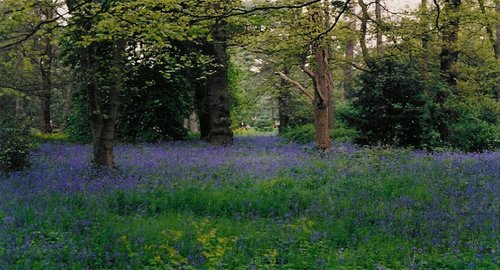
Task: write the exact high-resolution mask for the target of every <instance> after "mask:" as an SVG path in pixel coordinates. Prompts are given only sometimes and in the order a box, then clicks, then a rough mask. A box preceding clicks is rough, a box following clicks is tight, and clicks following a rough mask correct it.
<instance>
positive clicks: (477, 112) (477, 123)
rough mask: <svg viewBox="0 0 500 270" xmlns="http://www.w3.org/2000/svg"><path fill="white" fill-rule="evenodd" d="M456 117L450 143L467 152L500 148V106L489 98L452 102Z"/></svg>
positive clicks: (452, 125)
mask: <svg viewBox="0 0 500 270" xmlns="http://www.w3.org/2000/svg"><path fill="white" fill-rule="evenodd" d="M451 104H452V107H451V110H452V112H453V114H454V115H456V118H455V119H454V121H453V122H451V124H450V127H449V129H450V136H449V144H450V146H451V147H452V148H455V149H460V150H463V151H466V152H479V151H484V150H496V149H500V125H499V123H498V120H497V119H498V117H499V116H500V106H499V105H498V104H496V102H495V101H494V100H491V99H488V98H484V97H483V98H469V99H468V100H466V101H465V102H464V101H456V100H455V101H454V102H451Z"/></svg>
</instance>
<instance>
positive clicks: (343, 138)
mask: <svg viewBox="0 0 500 270" xmlns="http://www.w3.org/2000/svg"><path fill="white" fill-rule="evenodd" d="M357 134H358V133H357V131H356V130H354V129H352V128H349V127H347V126H345V124H344V123H342V122H338V123H337V126H336V127H335V128H334V129H333V130H330V138H331V139H332V140H333V141H334V142H342V143H343V142H353V141H354V140H355V139H356V137H357ZM280 136H281V137H283V138H285V139H286V140H288V141H291V142H295V143H300V144H306V143H310V142H313V141H314V140H315V138H316V130H315V128H314V125H313V124H307V125H303V126H298V127H290V128H287V129H286V130H285V131H284V132H282V133H281V134H280Z"/></svg>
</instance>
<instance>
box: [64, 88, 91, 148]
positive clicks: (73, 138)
mask: <svg viewBox="0 0 500 270" xmlns="http://www.w3.org/2000/svg"><path fill="white" fill-rule="evenodd" d="M83 92H84V89H83V88H80V89H79V91H78V92H76V93H75V94H74V95H73V99H72V100H71V105H72V106H71V107H72V110H71V114H70V115H69V117H68V126H67V127H66V129H65V130H64V132H65V133H66V134H67V136H68V141H70V142H78V143H90V142H92V135H91V134H92V133H91V130H90V125H89V121H88V109H87V108H88V105H87V99H86V96H85V94H84V93H83Z"/></svg>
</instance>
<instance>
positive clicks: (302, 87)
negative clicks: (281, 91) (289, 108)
mask: <svg viewBox="0 0 500 270" xmlns="http://www.w3.org/2000/svg"><path fill="white" fill-rule="evenodd" d="M274 74H276V75H278V76H279V77H280V78H281V79H283V80H284V81H286V82H287V83H289V84H291V85H293V86H295V87H297V89H299V90H300V92H302V93H303V94H304V95H306V96H307V97H308V98H309V99H310V100H311V101H314V96H313V95H312V94H311V92H310V91H309V90H307V88H305V87H304V86H303V85H302V84H300V83H299V82H298V81H295V80H292V79H290V77H288V76H287V75H286V74H285V73H283V72H281V71H278V72H276V73H274Z"/></svg>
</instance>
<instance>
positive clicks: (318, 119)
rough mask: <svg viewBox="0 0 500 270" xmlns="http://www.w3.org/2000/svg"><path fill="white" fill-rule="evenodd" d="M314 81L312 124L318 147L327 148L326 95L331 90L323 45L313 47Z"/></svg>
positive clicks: (328, 143) (328, 137) (328, 140)
mask: <svg viewBox="0 0 500 270" xmlns="http://www.w3.org/2000/svg"><path fill="white" fill-rule="evenodd" d="M314 58H315V62H316V81H315V91H314V126H315V128H316V142H317V144H318V148H320V149H323V150H328V149H330V148H331V146H332V144H331V141H330V136H329V129H328V96H329V94H328V93H329V92H330V91H331V90H332V88H331V85H330V79H329V76H330V75H329V74H328V73H329V72H330V69H329V67H328V51H327V50H326V49H325V48H323V46H316V48H314Z"/></svg>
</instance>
